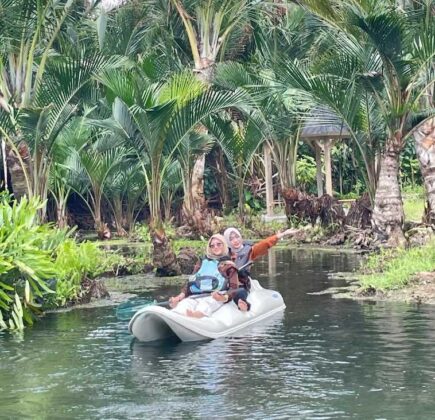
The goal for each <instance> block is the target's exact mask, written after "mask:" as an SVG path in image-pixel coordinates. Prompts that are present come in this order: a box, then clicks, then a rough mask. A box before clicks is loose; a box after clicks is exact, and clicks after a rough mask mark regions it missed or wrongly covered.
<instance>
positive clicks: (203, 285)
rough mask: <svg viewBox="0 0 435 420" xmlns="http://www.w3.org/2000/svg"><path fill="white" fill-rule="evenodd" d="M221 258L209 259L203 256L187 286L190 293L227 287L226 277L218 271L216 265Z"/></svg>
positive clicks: (213, 290)
mask: <svg viewBox="0 0 435 420" xmlns="http://www.w3.org/2000/svg"><path fill="white" fill-rule="evenodd" d="M220 262H221V259H218V260H211V259H209V258H204V259H203V260H202V263H201V267H200V269H199V270H198V271H197V272H196V273H195V274H194V275H193V276H192V277H193V279H192V280H191V281H189V284H188V288H189V290H190V292H191V293H192V294H198V293H205V292H215V291H219V290H226V289H227V288H228V282H227V279H226V278H225V277H224V276H223V275H222V274H221V273H220V272H219V270H218V265H219V263H220Z"/></svg>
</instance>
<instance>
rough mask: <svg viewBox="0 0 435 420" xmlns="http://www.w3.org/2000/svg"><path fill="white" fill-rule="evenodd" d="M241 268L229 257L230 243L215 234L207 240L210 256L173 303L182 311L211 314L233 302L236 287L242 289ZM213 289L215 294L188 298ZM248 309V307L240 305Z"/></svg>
mask: <svg viewBox="0 0 435 420" xmlns="http://www.w3.org/2000/svg"><path fill="white" fill-rule="evenodd" d="M239 287H240V284H239V279H238V274H237V269H236V266H235V264H234V262H233V261H231V259H230V257H229V250H228V245H227V243H226V241H225V238H224V237H223V236H222V235H219V234H216V235H213V236H212V237H211V238H210V239H209V241H208V244H207V249H206V257H205V258H204V259H203V260H202V261H201V265H200V266H199V267H198V269H197V270H195V273H194V274H193V276H192V277H191V279H190V280H189V282H188V283H187V284H186V285H185V286H184V288H183V289H182V291H181V293H180V294H178V295H177V296H174V297H171V298H170V299H169V305H170V306H171V308H174V310H175V311H176V312H178V313H181V314H185V315H187V316H192V317H195V318H202V317H204V316H210V315H211V314H212V313H213V312H215V311H216V310H217V309H219V308H220V307H221V306H222V305H223V304H224V303H226V302H229V301H230V300H231V298H232V293H233V291H234V290H237V289H239ZM208 292H211V296H209V297H206V298H201V299H198V300H196V299H188V298H189V296H192V295H195V294H202V293H208ZM239 309H241V310H246V309H245V308H244V307H243V308H239Z"/></svg>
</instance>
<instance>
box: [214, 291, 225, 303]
mask: <svg viewBox="0 0 435 420" xmlns="http://www.w3.org/2000/svg"><path fill="white" fill-rule="evenodd" d="M211 297H212V298H213V299H214V300H217V301H218V302H228V295H227V294H226V293H225V294H221V293H219V292H213V293H212V294H211Z"/></svg>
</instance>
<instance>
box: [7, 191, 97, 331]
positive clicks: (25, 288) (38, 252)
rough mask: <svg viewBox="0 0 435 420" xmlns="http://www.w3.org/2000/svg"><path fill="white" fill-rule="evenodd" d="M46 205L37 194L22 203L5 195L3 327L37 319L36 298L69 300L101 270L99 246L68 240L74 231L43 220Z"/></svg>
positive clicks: (38, 309) (64, 301)
mask: <svg viewBox="0 0 435 420" xmlns="http://www.w3.org/2000/svg"><path fill="white" fill-rule="evenodd" d="M42 206H43V203H42V202H41V200H39V199H37V198H33V199H31V200H28V199H27V198H26V197H24V198H22V199H21V201H20V202H19V203H17V202H16V201H12V200H11V197H10V196H9V195H7V194H1V195H0V312H1V322H0V328H8V329H18V330H21V329H23V328H24V324H32V323H33V320H34V318H35V315H37V314H40V313H41V312H42V311H41V308H40V304H39V303H37V302H35V298H37V300H38V301H41V300H43V301H44V302H46V303H50V302H52V303H53V302H56V303H59V302H60V303H62V304H64V303H66V301H67V300H70V299H73V298H75V297H76V296H77V295H78V293H79V289H80V282H81V280H82V279H83V278H84V277H86V276H93V275H96V274H98V273H99V272H100V269H99V261H100V260H101V258H99V255H98V252H97V251H98V250H97V248H96V245H93V244H89V243H83V244H80V245H77V244H76V243H75V242H74V241H73V240H72V239H68V236H69V235H70V234H71V232H72V231H67V230H65V229H63V230H62V229H54V228H53V227H52V226H51V225H38V216H37V213H38V210H39V209H41V208H42ZM56 276H58V280H57V283H56V290H52V287H51V283H53V279H54V278H55V277H56ZM49 285H50V286H49ZM57 294H59V296H57Z"/></svg>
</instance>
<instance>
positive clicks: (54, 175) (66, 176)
mask: <svg viewBox="0 0 435 420" xmlns="http://www.w3.org/2000/svg"><path fill="white" fill-rule="evenodd" d="M91 135H92V134H91V129H90V127H89V126H88V125H87V124H86V119H85V118H84V117H76V118H73V119H71V120H70V122H69V123H68V124H67V125H66V126H65V127H64V128H63V130H62V131H61V133H60V134H59V137H58V140H57V141H56V142H55V143H54V145H53V151H52V158H53V164H52V165H51V166H50V173H49V182H48V189H49V191H50V193H51V196H52V197H53V199H54V202H55V203H56V219H57V222H56V223H57V225H58V227H59V228H64V227H66V226H68V218H67V201H68V198H69V196H70V194H71V192H72V191H80V193H83V191H82V187H83V186H84V185H83V183H82V184H80V182H77V181H78V180H79V179H78V178H77V176H76V175H77V173H75V172H74V171H72V170H71V168H77V167H78V165H79V163H78V161H77V158H78V156H79V153H80V150H81V149H82V148H83V147H85V146H86V144H87V142H88V140H89V139H90V138H91ZM77 152H78V153H77Z"/></svg>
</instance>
